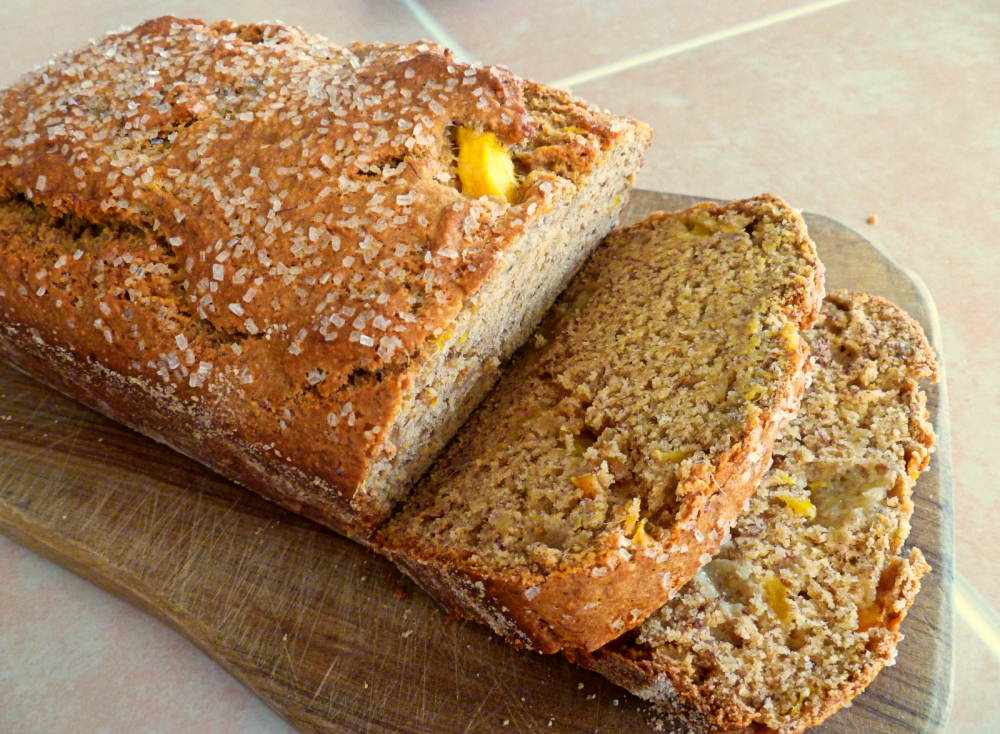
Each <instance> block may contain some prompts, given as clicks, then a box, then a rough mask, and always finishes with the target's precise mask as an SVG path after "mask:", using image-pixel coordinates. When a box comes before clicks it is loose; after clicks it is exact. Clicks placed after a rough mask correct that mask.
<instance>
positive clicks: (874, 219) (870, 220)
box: [868, 214, 878, 225]
mask: <svg viewBox="0 0 1000 734" xmlns="http://www.w3.org/2000/svg"><path fill="white" fill-rule="evenodd" d="M868 224H871V225H875V224H878V214H872V215H871V216H870V217H868Z"/></svg>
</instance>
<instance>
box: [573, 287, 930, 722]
mask: <svg viewBox="0 0 1000 734" xmlns="http://www.w3.org/2000/svg"><path fill="white" fill-rule="evenodd" d="M806 338H807V340H808V341H809V342H810V344H811V346H812V347H813V349H814V359H815V360H816V361H817V367H816V369H815V370H814V373H813V374H814V380H813V385H812V387H811V388H810V390H809V392H808V393H807V395H806V396H805V397H804V398H803V400H802V407H801V409H800V413H799V415H797V416H796V418H795V419H794V420H793V421H792V423H790V424H789V426H788V429H787V430H786V431H785V435H783V436H782V438H781V439H780V441H779V442H778V444H776V446H775V449H774V455H775V466H774V467H773V469H772V470H771V472H770V473H769V474H768V475H767V477H766V478H765V480H764V481H763V482H762V484H761V489H760V492H759V494H758V496H757V497H755V498H754V499H753V500H752V502H751V505H750V509H749V511H748V512H747V513H745V514H744V516H742V517H741V518H740V520H739V521H738V523H737V524H736V525H735V526H734V528H733V539H732V541H731V542H728V543H727V544H726V545H724V546H723V548H722V550H721V551H720V553H719V554H718V555H717V556H716V558H714V559H713V560H712V561H711V563H710V564H708V565H707V566H706V567H705V568H704V569H703V570H702V571H701V572H699V574H698V576H697V577H695V578H694V579H693V580H692V581H691V582H690V584H689V585H688V586H687V587H686V588H685V589H683V590H682V591H681V593H680V594H678V596H677V597H675V598H674V599H673V600H672V601H671V602H670V603H668V604H667V605H665V606H664V607H663V609H661V610H659V611H658V612H657V613H656V614H654V615H653V616H651V617H650V618H649V619H648V620H647V621H646V622H645V623H644V624H643V625H642V626H641V627H639V628H637V629H636V630H633V632H632V633H631V634H630V635H629V636H626V637H623V638H621V639H619V640H616V641H615V642H613V643H611V644H610V645H608V646H606V647H605V648H603V649H601V650H598V651H596V652H594V653H593V654H592V655H589V656H577V662H579V663H581V664H583V665H584V666H586V667H589V668H592V669H594V670H597V671H598V672H601V673H602V674H604V675H605V676H607V677H608V678H609V679H610V680H612V681H614V682H616V683H618V684H620V685H623V686H625V687H627V688H628V689H629V690H631V691H633V692H635V693H636V694H637V695H640V696H642V697H644V698H647V699H648V700H651V701H654V702H656V703H658V704H659V705H660V706H662V707H663V708H664V710H665V712H666V713H668V714H669V715H671V716H678V717H679V718H680V719H681V720H683V721H686V722H687V723H688V724H689V725H691V726H692V727H693V728H694V729H695V730H696V731H699V732H757V733H758V734H761V733H773V734H797V733H798V732H801V731H803V730H805V729H806V728H808V727H810V726H813V725H816V724H818V723H820V722H822V721H823V720H825V719H826V718H827V717H829V716H830V715H831V714H833V713H834V712H836V711H837V710H839V709H840V708H842V707H843V706H844V705H845V704H846V703H848V702H849V701H850V700H851V699H852V698H854V697H855V696H857V695H858V694H859V693H861V692H862V691H863V690H864V689H865V688H866V687H867V686H868V685H869V684H870V683H871V682H872V680H873V679H874V678H875V676H876V675H877V674H878V673H879V671H881V670H882V669H883V668H884V667H885V666H886V665H891V664H892V663H893V661H894V660H895V656H896V649H897V646H898V644H899V642H900V641H901V640H902V635H901V634H900V632H899V627H900V623H901V621H902V619H903V618H904V616H905V615H906V613H907V611H908V610H909V608H910V606H911V605H912V603H913V600H914V598H915V596H916V594H917V592H918V591H919V588H920V577H921V576H922V575H924V574H925V573H927V572H929V570H930V568H929V567H928V565H927V564H926V562H925V561H924V558H923V555H922V554H921V553H920V551H919V550H917V549H913V550H911V551H910V553H909V556H908V557H902V556H899V555H897V554H898V553H899V552H900V549H901V547H902V544H903V541H904V540H905V538H906V535H907V533H908V530H909V517H910V514H911V512H912V509H913V506H912V502H911V499H910V490H911V487H912V485H913V482H914V480H915V479H916V477H917V474H919V470H922V469H923V468H924V467H925V466H926V464H927V458H928V456H929V453H930V449H931V447H932V445H933V433H932V430H931V427H930V425H929V424H928V423H927V410H926V404H925V399H924V395H923V392H922V391H921V390H920V389H919V387H918V385H917V384H916V382H915V379H914V378H927V377H934V376H936V374H937V367H936V364H935V361H934V355H933V352H932V350H931V348H930V345H929V344H928V342H927V340H926V337H925V335H924V334H923V331H922V330H921V328H920V327H919V325H918V324H916V322H914V321H913V320H912V319H911V318H909V317H908V316H907V315H906V314H904V313H903V312H901V311H900V310H899V309H898V308H896V307H895V306H893V305H891V304H889V303H888V302H886V301H884V300H882V299H879V298H874V297H871V296H867V295H864V294H857V293H848V292H837V293H834V294H831V295H830V296H828V298H827V303H826V305H825V307H824V310H823V312H822V316H821V319H820V321H819V322H818V324H817V326H816V328H815V329H814V330H813V331H812V332H808V333H807V335H806ZM917 467H919V470H917Z"/></svg>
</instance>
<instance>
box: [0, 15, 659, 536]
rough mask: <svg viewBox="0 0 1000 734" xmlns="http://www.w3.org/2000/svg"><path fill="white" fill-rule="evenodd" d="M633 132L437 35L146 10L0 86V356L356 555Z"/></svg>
mask: <svg viewBox="0 0 1000 734" xmlns="http://www.w3.org/2000/svg"><path fill="white" fill-rule="evenodd" d="M460 130H461V131H462V139H461V140H460V139H459V137H460V136H459V134H458V131H460ZM470 138H471V139H472V140H473V143H475V145H474V146H473V145H472V144H469V145H470V148H471V150H466V149H465V148H464V145H465V143H464V142H462V141H464V140H467V139H470ZM648 140H649V129H648V127H646V126H645V125H643V124H641V123H637V122H634V121H631V120H626V119H623V118H620V117H616V116H613V115H611V114H608V113H604V112H601V111H599V110H597V109H595V108H593V107H590V106H588V105H586V104H584V103H583V102H581V101H579V100H576V99H574V98H572V97H570V96H569V95H567V94H565V93H562V92H559V91H556V90H553V89H548V88H545V87H542V86H540V85H537V84H532V83H530V82H525V81H522V80H519V79H517V78H515V77H514V76H512V75H511V74H510V73H509V72H507V71H506V70H503V69H499V68H495V67H481V66H476V67H473V66H468V65H465V64H461V63H459V62H457V61H455V60H454V59H453V58H452V57H451V55H450V53H449V52H448V51H446V50H445V49H443V48H441V47H438V46H436V45H433V44H427V43H421V44H414V45H409V46H400V45H372V44H355V45H352V46H350V47H348V48H339V47H336V46H334V45H332V44H331V43H329V42H328V41H327V40H325V39H323V38H321V37H319V36H313V35H309V34H307V33H304V32H302V31H300V30H298V29H294V28H286V27H282V26H280V25H235V24H233V23H230V22H222V23H216V24H214V25H205V24H203V23H200V22H198V21H191V20H178V19H175V18H159V19H157V20H153V21H149V22H147V23H144V24H143V25H141V26H139V27H138V28H136V29H134V30H132V31H128V32H123V33H119V34H114V35H109V36H107V37H106V38H104V39H103V40H101V41H99V42H97V43H95V44H93V45H91V46H88V47H85V48H83V49H81V50H78V51H76V52H73V53H69V54H67V55H64V56H62V57H59V58H58V59H56V60H54V61H53V62H52V63H51V64H50V65H49V66H47V67H45V68H44V69H42V70H40V71H37V72H35V73H32V74H29V75H28V76H26V77H24V78H23V79H21V80H20V81H18V82H17V83H16V84H15V85H14V86H13V87H11V88H10V89H7V90H5V91H3V92H0V321H2V327H0V355H2V356H4V357H5V358H7V359H8V360H10V361H12V362H13V363H14V364H16V365H18V366H19V367H21V368H22V369H23V370H24V371H26V372H28V373H30V374H32V375H34V376H36V377H38V378H39V379H41V380H43V381H45V382H47V383H49V384H50V385H52V386H54V387H56V388H57V389H59V390H62V391H63V392H65V393H67V394H69V395H71V396H73V397H75V398H77V399H79V400H81V401H82V402H85V403H87V404H88V405H90V406H92V407H94V408H97V409H98V410H100V411H102V412H104V413H105V414H107V415H109V416H111V417H113V418H115V419H117V420H119V421H121V422H123V423H126V424H128V425H130V426H132V427H133V428H135V429H137V430H139V431H142V432H144V433H147V434H148V435H150V436H153V437H154V438H156V439H158V440H160V441H163V442H165V443H168V444H170V445H171V446H173V447H175V448H176V449H178V450H180V451H182V452H183V453H186V454H188V455H189V456H192V457H194V458H196V459H198V460H199V461H202V462H203V463H205V464H207V465H208V466H210V467H212V468H214V469H216V470H218V471H219V472H221V473H222V474H224V475H226V476H228V477H230V478H232V479H234V480H236V481H238V482H241V483H242V484H244V485H246V486H247V487H250V488H252V489H255V490H257V491H258V492H260V493H262V494H264V495H266V496H268V497H271V498H272V499H275V500H277V501H279V502H281V503H283V504H284V505H287V506H289V507H290V508H292V509H294V510H297V511H300V512H303V513H305V514H307V515H309V516H311V517H313V518H315V519H317V520H319V521H320V522H323V523H325V524H327V525H329V526H330V527H332V528H334V529H336V530H339V531H341V532H344V533H347V534H349V535H352V536H354V537H356V538H358V539H361V540H364V539H365V538H367V536H368V535H369V533H370V532H371V529H372V528H374V527H375V526H377V525H378V524H379V523H380V522H381V521H382V520H383V519H384V518H385V517H387V516H388V514H389V512H390V511H391V508H392V507H393V505H394V503H395V502H396V501H397V500H398V499H399V498H400V497H401V496H403V495H404V494H405V492H406V490H407V488H408V486H409V484H410V483H411V482H412V480H413V479H415V478H416V477H417V476H418V475H419V474H420V473H421V472H422V471H423V470H424V469H425V468H426V467H427V466H428V464H429V463H430V460H431V458H432V456H433V455H434V454H435V453H436V452H437V451H438V450H439V449H440V448H441V447H442V446H443V445H444V443H445V442H446V441H447V440H448V438H449V437H450V436H451V435H452V434H453V433H454V431H455V430H456V429H457V427H458V426H459V425H460V423H461V422H462V421H463V420H464V419H465V418H466V417H467V415H468V413H469V412H470V410H471V409H472V407H473V406H474V405H475V404H476V403H477V402H478V400H479V399H480V398H481V397H482V396H483V395H484V394H485V393H486V391H487V390H488V388H489V387H490V385H491V384H492V383H493V382H494V381H495V375H496V368H497V366H498V365H499V364H500V362H501V361H503V360H505V359H506V358H507V357H508V356H510V354H512V352H513V351H514V350H515V349H516V348H517V347H518V346H519V345H520V344H521V343H523V342H524V340H525V339H526V338H527V336H528V335H529V334H530V332H531V331H532V329H533V327H534V326H535V325H536V324H537V322H538V321H539V320H540V319H541V317H542V315H543V314H544V312H545V310H546V309H547V308H548V307H549V306H550V305H551V303H552V301H553V300H554V299H555V297H556V295H557V294H558V293H559V291H560V290H562V288H563V287H564V286H565V284H566V283H567V282H568V280H569V278H570V277H571V275H572V274H573V273H574V272H575V271H576V270H577V268H578V267H579V265H580V264H581V263H582V261H583V260H584V259H585V258H586V256H587V255H588V254H589V253H590V252H591V251H592V249H593V248H594V247H595V246H596V244H597V243H598V242H599V241H600V239H601V238H602V237H603V236H604V235H605V233H607V231H608V230H609V229H610V228H611V227H612V226H613V225H614V223H615V222H616V220H617V217H618V214H619V212H620V210H621V209H622V206H623V205H624V202H625V199H626V196H627V192H628V189H629V187H630V185H631V183H632V180H633V177H634V175H635V173H636V171H637V169H638V167H639V165H640V161H641V156H642V153H643V151H644V149H645V147H646V146H647V144H648ZM467 154H468V155H467ZM459 157H462V158H463V160H464V161H465V162H464V164H463V165H464V166H465V169H464V171H463V170H460V168H459V161H458V159H459ZM463 173H464V179H463ZM494 178H497V179H500V180H499V181H492V179H494ZM492 183H498V185H497V186H492V187H491V186H490V184H492ZM494 190H495V191H496V193H491V192H493V191H494Z"/></svg>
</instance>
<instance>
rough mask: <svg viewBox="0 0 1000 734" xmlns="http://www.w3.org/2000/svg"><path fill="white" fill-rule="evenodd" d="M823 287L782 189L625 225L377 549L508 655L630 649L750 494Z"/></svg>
mask: <svg viewBox="0 0 1000 734" xmlns="http://www.w3.org/2000/svg"><path fill="white" fill-rule="evenodd" d="M822 294H823V269H822V265H821V264H820V263H819V261H818V259H817V257H816V251H815V248H814V245H813V243H812V241H811V240H810V239H809V237H808V234H807V232H806V228H805V225H804V223H803V221H802V219H801V217H799V216H798V214H796V213H795V212H794V211H793V210H792V209H791V208H790V207H788V205H787V204H785V203H784V202H783V201H781V200H780V199H778V198H776V197H772V196H761V197H757V198H755V199H749V200H746V201H741V202H733V203H731V204H729V205H726V206H713V205H707V204H706V205H700V206H698V207H695V208H693V209H691V210H688V211H685V212H679V213H674V214H658V215H653V216H652V217H651V218H649V219H648V220H646V221H644V222H641V223H639V224H636V225H633V226H631V227H625V228H622V229H619V230H616V231H615V232H614V233H612V235H610V236H609V237H608V238H607V239H606V240H605V242H604V243H603V244H602V245H601V246H600V247H599V248H598V250H597V251H596V253H595V254H594V256H593V257H592V258H591V259H590V260H589V261H588V262H587V264H586V265H585V266H584V268H583V270H581V272H580V274H579V275H578V276H577V278H576V279H575V280H574V281H573V282H572V284H571V285H570V287H569V288H568V289H567V291H566V292H565V293H564V294H563V295H562V296H561V298H560V300H559V301H558V302H557V304H556V306H555V307H554V309H553V311H552V312H551V313H550V315H549V316H548V317H547V319H546V320H545V321H544V322H543V324H542V326H541V328H540V329H539V331H538V333H537V334H536V336H535V338H534V341H533V342H532V343H531V345H530V346H529V347H526V348H525V350H524V351H523V352H522V354H521V355H520V356H519V357H518V359H517V361H516V363H515V364H514V365H513V366H512V367H511V368H510V369H509V371H508V372H506V374H505V375H504V377H503V378H502V380H501V382H500V384H499V385H498V387H497V389H496V390H495V391H494V392H493V393H491V395H490V396H489V397H488V398H487V400H486V401H485V402H484V404H483V406H482V407H481V408H480V409H479V410H478V411H477V412H476V413H475V414H474V415H473V417H472V418H471V419H470V421H469V422H468V423H467V424H466V425H465V426H464V427H463V429H462V430H461V431H460V433H459V435H458V437H457V438H456V439H455V441H454V442H452V444H451V445H450V446H448V447H447V449H446V450H445V452H444V453H443V454H442V456H441V458H440V459H439V460H438V461H437V462H436V463H435V465H434V467H433V469H432V470H431V471H430V472H429V473H428V474H427V475H426V476H425V477H424V478H423V479H422V480H421V481H420V482H419V483H418V484H417V486H416V487H415V489H414V492H413V494H412V495H411V496H410V497H409V498H408V499H407V501H406V502H405V503H403V504H402V505H401V507H400V509H399V510H398V512H397V513H396V514H395V515H394V516H393V518H392V519H391V520H390V522H389V523H388V524H387V525H386V527H385V529H384V530H383V531H381V532H380V533H379V534H378V536H377V538H376V541H375V546H376V547H377V548H378V549H379V550H381V551H383V552H385V553H387V554H388V555H389V556H390V558H392V559H393V560H394V561H395V562H396V563H398V564H399V565H400V566H401V567H402V568H404V569H405V570H406V571H407V573H409V574H410V575H411V576H413V577H414V578H415V579H416V580H417V581H418V582H419V583H420V584H422V585H423V586H424V587H425V588H427V589H428V590H429V591H430V592H431V593H432V594H433V595H435V596H436V597H437V598H438V599H439V600H441V601H442V603H443V604H444V605H445V606H446V607H448V608H449V609H450V610H451V612H452V613H453V614H456V615H459V616H471V617H474V618H477V619H479V620H481V621H484V622H486V623H488V624H490V625H491V626H492V627H493V629H494V630H496V631H497V632H499V633H500V634H503V635H504V636H506V637H508V638H509V639H511V640H512V641H513V642H515V643H516V644H519V645H527V646H530V647H532V648H534V649H538V650H541V651H544V652H553V651H556V650H559V649H560V648H566V649H594V648H595V647H599V646H600V645H603V644H604V643H606V642H608V641H610V640H611V639H614V638H615V637H618V636H619V635H620V634H622V633H623V632H624V631H625V630H627V629H629V628H631V627H634V626H635V625H637V624H639V623H640V622H641V621H642V620H643V619H644V618H645V617H646V616H647V615H648V614H649V613H651V612H652V611H654V610H655V609H656V608H658V607H659V606H660V605H661V604H663V602H665V601H666V600H667V597H668V595H670V594H671V593H672V592H674V591H676V590H677V589H678V588H680V587H681V586H682V585H683V584H684V582H685V581H686V580H687V579H689V578H690V577H691V576H692V575H693V574H694V573H695V571H697V569H698V568H699V567H700V566H702V565H703V564H704V563H705V562H706V561H707V560H708V559H709V558H710V557H711V555H712V554H713V553H714V552H715V550H716V549H717V548H718V545H719V543H720V542H721V539H722V537H723V533H724V532H725V530H726V529H727V528H728V526H729V523H731V522H732V521H733V519H734V518H735V516H736V515H737V513H738V512H739V511H740V509H741V508H742V507H743V505H744V503H745V501H746V500H747V499H748V498H749V496H750V495H751V494H752V492H753V491H754V489H755V488H756V485H757V481H758V480H759V478H760V476H761V474H762V472H763V471H764V469H765V467H766V466H767V465H768V462H769V456H770V450H771V446H772V444H773V442H774V439H775V436H776V434H777V432H778V430H779V428H780V427H781V426H782V425H783V424H784V423H785V422H786V420H787V418H788V417H789V416H790V415H791V414H792V413H793V412H794V411H795V409H796V408H797V406H798V400H799V397H800V395H801V393H802V390H803V388H804V385H805V379H806V378H805V373H806V366H807V358H806V354H807V350H806V348H805V346H804V343H803V342H802V340H801V338H800V337H799V333H798V330H799V328H804V327H807V326H809V325H811V324H812V322H813V320H814V319H815V317H816V314H817V311H818V308H819V303H820V300H821V299H822Z"/></svg>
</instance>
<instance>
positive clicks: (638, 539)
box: [632, 518, 651, 548]
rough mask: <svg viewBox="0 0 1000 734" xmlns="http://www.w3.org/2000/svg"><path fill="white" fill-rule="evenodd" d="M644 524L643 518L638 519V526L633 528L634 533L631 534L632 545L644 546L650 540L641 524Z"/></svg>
mask: <svg viewBox="0 0 1000 734" xmlns="http://www.w3.org/2000/svg"><path fill="white" fill-rule="evenodd" d="M645 524H646V519H645V518H643V519H642V520H640V521H639V526H638V527H637V528H636V529H635V535H633V536H632V545H633V546H635V547H636V548H642V547H644V546H645V545H646V544H647V543H649V542H650V540H651V539H650V537H649V535H648V534H647V533H646V531H645V530H643V526H645Z"/></svg>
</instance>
